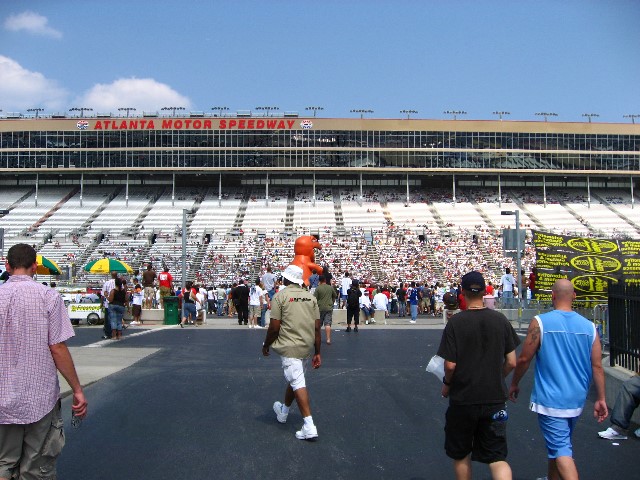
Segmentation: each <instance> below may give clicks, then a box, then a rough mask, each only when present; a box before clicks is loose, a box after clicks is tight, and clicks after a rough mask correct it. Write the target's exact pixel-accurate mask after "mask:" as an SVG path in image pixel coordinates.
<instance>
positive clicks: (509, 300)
mask: <svg viewBox="0 0 640 480" xmlns="http://www.w3.org/2000/svg"><path fill="white" fill-rule="evenodd" d="M516 283H517V282H516V279H515V278H513V275H511V269H510V268H505V270H504V275H502V277H500V290H501V291H502V300H503V302H502V306H503V308H513V290H514V289H515V286H516Z"/></svg>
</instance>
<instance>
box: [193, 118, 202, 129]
mask: <svg viewBox="0 0 640 480" xmlns="http://www.w3.org/2000/svg"><path fill="white" fill-rule="evenodd" d="M193 128H202V122H201V121H200V120H194V121H193Z"/></svg>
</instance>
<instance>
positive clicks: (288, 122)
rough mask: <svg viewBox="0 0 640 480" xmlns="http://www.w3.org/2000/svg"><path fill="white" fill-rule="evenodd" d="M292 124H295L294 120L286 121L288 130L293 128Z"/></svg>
mask: <svg viewBox="0 0 640 480" xmlns="http://www.w3.org/2000/svg"><path fill="white" fill-rule="evenodd" d="M294 123H296V121H295V120H287V124H288V125H289V129H291V127H293V124H294Z"/></svg>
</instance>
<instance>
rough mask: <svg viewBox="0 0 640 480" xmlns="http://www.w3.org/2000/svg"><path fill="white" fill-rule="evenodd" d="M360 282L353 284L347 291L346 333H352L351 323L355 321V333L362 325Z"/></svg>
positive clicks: (354, 281) (355, 281) (353, 282)
mask: <svg viewBox="0 0 640 480" xmlns="http://www.w3.org/2000/svg"><path fill="white" fill-rule="evenodd" d="M358 287H359V282H358V280H355V279H354V280H353V281H352V282H351V287H349V290H347V300H346V302H347V329H346V330H345V331H347V332H350V331H351V322H352V321H353V323H354V327H353V331H354V332H357V331H358V325H359V324H360V297H361V296H362V292H361V291H360V288H358Z"/></svg>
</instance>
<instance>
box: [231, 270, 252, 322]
mask: <svg viewBox="0 0 640 480" xmlns="http://www.w3.org/2000/svg"><path fill="white" fill-rule="evenodd" d="M233 302H234V303H235V305H236V310H238V325H242V323H244V324H245V325H247V324H248V323H249V288H248V287H247V286H246V285H245V284H244V280H240V281H239V282H238V286H237V287H236V288H234V289H233Z"/></svg>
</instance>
